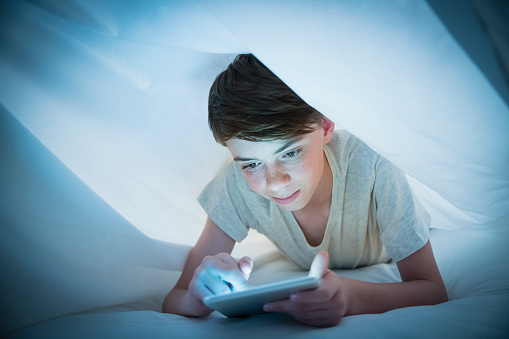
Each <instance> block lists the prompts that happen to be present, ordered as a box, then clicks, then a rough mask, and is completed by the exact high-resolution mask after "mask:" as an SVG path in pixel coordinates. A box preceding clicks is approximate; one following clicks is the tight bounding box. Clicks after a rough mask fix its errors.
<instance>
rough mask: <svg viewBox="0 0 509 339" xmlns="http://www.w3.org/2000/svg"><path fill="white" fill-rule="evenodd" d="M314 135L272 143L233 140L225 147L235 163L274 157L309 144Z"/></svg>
mask: <svg viewBox="0 0 509 339" xmlns="http://www.w3.org/2000/svg"><path fill="white" fill-rule="evenodd" d="M314 134H316V131H315V132H312V133H308V134H303V135H300V136H297V137H294V138H289V139H280V140H273V141H247V140H243V139H237V138H233V139H230V140H228V141H227V142H226V147H228V149H229V150H230V152H231V154H232V156H233V157H234V159H235V160H236V161H247V160H252V159H255V158H256V159H258V158H261V157H266V156H272V155H276V154H278V153H280V152H283V151H285V150H287V149H290V148H291V147H294V146H297V145H302V144H308V143H311V142H312V141H313V136H314Z"/></svg>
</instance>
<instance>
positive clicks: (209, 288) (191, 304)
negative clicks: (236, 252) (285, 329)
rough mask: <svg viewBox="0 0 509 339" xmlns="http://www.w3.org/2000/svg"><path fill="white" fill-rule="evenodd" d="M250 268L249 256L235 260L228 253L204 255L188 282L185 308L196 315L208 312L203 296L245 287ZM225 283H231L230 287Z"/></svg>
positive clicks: (250, 260)
mask: <svg viewBox="0 0 509 339" xmlns="http://www.w3.org/2000/svg"><path fill="white" fill-rule="evenodd" d="M252 270H253V260H252V259H251V258H249V257H243V258H242V259H240V260H239V262H237V261H236V260H235V259H234V258H233V257H232V256H231V255H229V254H228V253H219V254H216V255H214V256H206V257H205V258H203V260H202V262H201V264H200V266H198V268H196V270H195V271H194V275H193V279H192V280H191V282H190V283H189V287H188V292H187V294H186V297H185V299H184V300H183V302H185V304H186V306H187V307H186V308H187V309H188V310H189V311H191V310H192V311H191V313H193V314H194V315H196V316H202V315H207V314H209V313H210V312H211V311H212V310H211V309H210V308H209V307H207V306H205V305H204V304H203V302H202V300H203V298H205V297H206V296H209V295H221V294H226V293H231V292H232V291H240V290H243V289H245V288H246V287H247V285H248V283H247V280H248V279H249V276H250V275H251V271H252ZM227 283H230V284H231V288H230V287H229V286H228V285H227Z"/></svg>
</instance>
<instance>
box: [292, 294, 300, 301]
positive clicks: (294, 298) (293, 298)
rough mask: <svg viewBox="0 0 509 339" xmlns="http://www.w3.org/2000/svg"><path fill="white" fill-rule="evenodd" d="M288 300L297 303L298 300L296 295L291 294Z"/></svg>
mask: <svg viewBox="0 0 509 339" xmlns="http://www.w3.org/2000/svg"><path fill="white" fill-rule="evenodd" d="M290 299H291V300H294V301H297V300H299V295H298V294H296V293H294V294H291V295H290Z"/></svg>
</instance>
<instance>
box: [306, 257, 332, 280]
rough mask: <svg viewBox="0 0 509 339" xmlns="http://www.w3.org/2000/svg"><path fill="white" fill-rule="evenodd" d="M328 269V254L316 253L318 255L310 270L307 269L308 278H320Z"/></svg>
mask: <svg viewBox="0 0 509 339" xmlns="http://www.w3.org/2000/svg"><path fill="white" fill-rule="evenodd" d="M328 269H329V253H327V252H325V251H321V252H318V254H317V255H316V256H315V258H314V259H313V263H312V264H311V268H310V269H309V276H310V277H317V278H321V277H323V276H324V275H325V273H327V270H328Z"/></svg>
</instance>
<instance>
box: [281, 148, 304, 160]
mask: <svg viewBox="0 0 509 339" xmlns="http://www.w3.org/2000/svg"><path fill="white" fill-rule="evenodd" d="M301 151H302V149H300V148H299V149H296V150H293V151H290V152H287V153H285V155H284V156H285V157H286V158H294V157H295V156H297V155H298V154H299V153H300V152H301Z"/></svg>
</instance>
